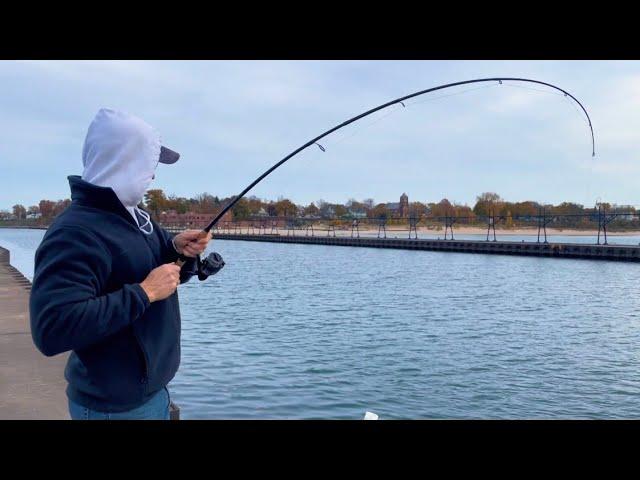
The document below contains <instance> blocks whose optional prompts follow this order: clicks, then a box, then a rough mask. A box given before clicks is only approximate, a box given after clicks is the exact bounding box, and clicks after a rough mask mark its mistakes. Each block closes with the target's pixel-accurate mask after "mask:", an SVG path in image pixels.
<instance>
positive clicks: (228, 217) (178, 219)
mask: <svg viewBox="0 0 640 480" xmlns="http://www.w3.org/2000/svg"><path fill="white" fill-rule="evenodd" d="M216 215H217V212H216V213H195V212H186V213H177V212H176V211H175V210H168V211H166V212H162V213H161V214H160V216H159V217H160V218H159V221H160V224H161V225H165V226H178V227H184V228H204V227H206V226H207V225H208V224H209V223H210V222H211V220H213V219H214V217H215V216H216ZM231 221H233V212H231V210H230V211H228V212H227V213H225V214H224V216H223V217H222V218H221V219H220V222H219V224H224V222H231Z"/></svg>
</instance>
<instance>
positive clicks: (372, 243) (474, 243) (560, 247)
mask: <svg viewBox="0 0 640 480" xmlns="http://www.w3.org/2000/svg"><path fill="white" fill-rule="evenodd" d="M214 237H215V238H217V239H220V240H246V241H252V242H277V243H305V244H312V245H339V246H344V247H369V248H396V249H403V250H432V251H440V252H462V253H488V254H499V255H528V256H537V257H552V258H581V259H589V260H615V261H623V262H640V246H631V245H589V244H579V243H533V242H490V241H489V242H487V241H479V240H433V239H407V238H375V237H360V238H352V237H340V236H336V237H333V236H319V235H316V236H310V235H309V236H305V235H304V234H301V235H298V236H294V235H278V234H274V235H253V234H242V233H215V234H214Z"/></svg>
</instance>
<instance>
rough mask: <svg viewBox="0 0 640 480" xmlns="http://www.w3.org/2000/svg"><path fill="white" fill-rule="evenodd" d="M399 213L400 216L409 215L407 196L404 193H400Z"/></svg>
mask: <svg viewBox="0 0 640 480" xmlns="http://www.w3.org/2000/svg"><path fill="white" fill-rule="evenodd" d="M399 213H400V217H402V218H405V217H408V216H409V197H408V196H407V194H406V193H403V194H402V195H400V205H399Z"/></svg>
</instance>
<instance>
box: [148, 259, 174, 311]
mask: <svg viewBox="0 0 640 480" xmlns="http://www.w3.org/2000/svg"><path fill="white" fill-rule="evenodd" d="M178 285H180V267H179V266H177V265H176V264H175V263H167V264H165V265H161V266H159V267H158V268H154V269H153V270H151V272H150V273H149V275H147V278H145V279H144V280H143V281H142V283H140V286H141V287H142V289H143V290H144V292H145V293H146V294H147V297H149V301H150V302H151V303H153V302H157V301H158V300H164V299H165V298H167V297H169V296H170V295H172V294H173V292H175V291H176V288H178Z"/></svg>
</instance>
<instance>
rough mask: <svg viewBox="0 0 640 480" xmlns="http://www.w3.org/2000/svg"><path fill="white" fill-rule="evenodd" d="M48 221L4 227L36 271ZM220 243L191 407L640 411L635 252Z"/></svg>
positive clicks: (187, 290) (454, 413)
mask: <svg viewBox="0 0 640 480" xmlns="http://www.w3.org/2000/svg"><path fill="white" fill-rule="evenodd" d="M43 233H44V232H43V231H37V230H7V229H0V245H2V246H4V247H6V248H9V249H10V250H11V255H12V263H13V264H14V265H15V266H16V268H18V269H20V270H21V271H22V272H23V273H25V275H26V276H28V277H30V278H31V276H32V270H33V251H34V250H35V247H37V245H38V243H39V241H40V239H41V238H42V235H43ZM584 238H585V237H580V238H579V239H576V240H578V241H585V240H584ZM505 239H506V238H505ZM534 240H535V238H534ZM611 240H613V237H611V238H610V241H611ZM550 241H551V238H550ZM553 241H558V239H554V240H553ZM639 241H640V239H639V238H637V237H630V238H629V239H628V243H635V244H637V243H638V242H639ZM625 243H626V242H625ZM212 246H213V249H215V250H216V251H218V252H220V253H221V254H222V255H223V257H224V258H225V261H226V262H227V265H226V266H225V268H224V269H223V270H222V271H221V272H220V273H218V274H217V275H216V276H214V277H211V278H209V279H208V280H207V281H205V282H199V281H198V280H197V279H193V280H192V281H191V282H190V283H188V284H185V285H182V286H181V287H180V289H179V295H180V300H181V310H182V325H183V338H182V364H181V367H180V370H179V372H178V374H177V376H176V378H175V379H174V380H173V382H172V383H171V385H170V390H171V392H172V397H173V400H174V401H175V402H176V403H177V404H178V405H180V408H181V415H182V418H186V419H189V418H194V419H195V418H221V419H230V418H252V419H270V418H291V419H315V418H318V419H360V418H362V417H363V416H364V413H365V411H367V410H368V411H372V412H375V413H377V414H378V415H380V418H381V419H399V418H403V419H418V418H487V419H489V418H552V419H555V418H638V417H640V296H639V295H638V293H637V289H638V285H640V268H639V267H638V265H637V264H634V263H616V262H607V261H590V260H572V259H554V258H536V257H517V256H501V255H482V254H465V253H444V252H425V251H410V250H407V251H404V250H384V249H368V248H349V247H336V246H321V245H295V244H276V243H261V242H244V241H221V240H220V241H216V240H214V242H213V245H212Z"/></svg>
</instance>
